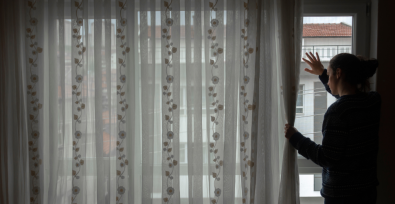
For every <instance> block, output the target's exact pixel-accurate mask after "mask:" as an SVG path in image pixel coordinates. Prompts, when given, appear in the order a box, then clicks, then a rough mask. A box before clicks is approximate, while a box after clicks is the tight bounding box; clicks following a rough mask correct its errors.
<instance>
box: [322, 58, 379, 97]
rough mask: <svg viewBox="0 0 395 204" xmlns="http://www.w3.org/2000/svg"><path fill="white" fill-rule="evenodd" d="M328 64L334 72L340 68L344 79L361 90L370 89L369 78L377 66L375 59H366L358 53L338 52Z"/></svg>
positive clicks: (377, 62) (366, 90)
mask: <svg viewBox="0 0 395 204" xmlns="http://www.w3.org/2000/svg"><path fill="white" fill-rule="evenodd" d="M329 66H330V67H331V68H332V70H333V72H334V73H336V70H337V68H340V69H341V70H342V71H343V72H344V74H345V80H346V81H347V82H348V83H350V84H351V85H356V86H359V87H358V89H359V91H361V92H368V91H370V83H369V80H368V79H369V78H370V77H372V76H373V75H374V73H376V69H377V67H378V66H379V61H378V60H377V59H367V58H365V57H362V56H359V55H357V56H356V55H353V54H349V53H340V54H338V55H336V56H334V57H333V58H332V59H331V61H329Z"/></svg>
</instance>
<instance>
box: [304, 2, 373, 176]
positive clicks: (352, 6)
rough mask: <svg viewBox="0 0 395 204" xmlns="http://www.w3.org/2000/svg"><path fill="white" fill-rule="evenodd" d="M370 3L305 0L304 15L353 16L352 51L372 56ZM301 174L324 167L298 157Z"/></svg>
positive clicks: (317, 170) (320, 170) (314, 171)
mask: <svg viewBox="0 0 395 204" xmlns="http://www.w3.org/2000/svg"><path fill="white" fill-rule="evenodd" d="M369 7H370V4H369V2H366V0H347V1H344V0H305V1H304V3H303V9H304V11H303V12H304V13H303V16H304V17H309V16H311V17H313V16H317V17H319V16H352V17H353V22H352V34H353V35H352V48H351V49H352V53H353V54H358V55H362V56H366V57H370V15H369V14H368V13H367V11H369V10H370V9H369ZM298 170H299V174H316V173H321V172H322V167H320V166H318V165H316V164H315V163H313V162H312V161H311V160H307V159H305V158H304V157H298Z"/></svg>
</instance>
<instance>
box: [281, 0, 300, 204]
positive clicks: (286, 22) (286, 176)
mask: <svg viewBox="0 0 395 204" xmlns="http://www.w3.org/2000/svg"><path fill="white" fill-rule="evenodd" d="M284 4H290V6H284ZM278 8H279V10H278V12H279V14H280V15H278V16H279V18H281V19H280V20H279V30H280V31H281V32H279V48H280V49H279V56H287V57H286V60H283V61H281V62H280V63H279V66H280V71H281V76H282V87H283V98H284V109H285V117H286V120H287V122H288V124H289V125H291V126H293V125H294V123H295V113H296V99H297V93H298V85H299V72H300V59H299V58H300V57H299V56H301V46H302V35H301V34H302V31H303V10H302V8H303V7H302V0H293V1H291V2H289V1H285V0H280V1H278ZM293 203H294V204H299V203H300V199H299V173H298V164H297V152H296V150H295V149H294V148H293V147H292V146H291V144H290V143H289V142H288V141H287V140H285V143H284V152H283V159H282V169H281V183H280V196H279V204H293Z"/></svg>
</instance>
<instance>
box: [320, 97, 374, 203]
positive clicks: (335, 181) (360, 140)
mask: <svg viewBox="0 0 395 204" xmlns="http://www.w3.org/2000/svg"><path fill="white" fill-rule="evenodd" d="M380 106H381V99H380V95H379V94H378V93H377V92H370V93H358V94H353V95H344V96H342V97H340V98H339V99H338V100H337V101H336V102H335V103H334V104H332V106H330V107H329V108H328V111H327V113H326V114H325V118H324V122H323V130H322V131H323V135H324V140H323V148H324V153H325V154H326V156H328V157H331V156H332V155H333V157H336V158H340V159H339V160H338V161H337V162H335V163H332V164H331V165H328V166H324V168H323V189H322V194H323V196H324V197H325V196H329V197H347V196H351V195H355V194H358V193H361V192H363V191H365V190H369V189H371V188H374V187H375V186H376V185H377V184H378V181H377V177H376V162H377V151H378V128H379V121H380ZM328 129H330V130H344V131H345V132H346V133H345V134H339V135H341V137H336V138H333V135H335V134H336V132H333V133H331V135H330V136H329V137H331V136H332V138H325V136H326V134H325V133H326V131H327V130H328ZM340 155H342V156H340Z"/></svg>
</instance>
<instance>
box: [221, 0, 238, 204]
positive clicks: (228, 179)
mask: <svg viewBox="0 0 395 204" xmlns="http://www.w3.org/2000/svg"><path fill="white" fill-rule="evenodd" d="M238 8H239V7H238V1H236V0H234V1H227V3H226V11H227V13H226V33H225V35H226V42H225V44H226V48H225V56H226V57H225V58H226V63H225V67H226V84H225V106H226V109H225V120H224V122H225V124H224V128H225V132H224V133H225V134H224V161H223V162H224V167H223V180H224V181H223V186H224V190H223V198H224V200H223V203H235V196H234V195H235V194H236V189H235V187H236V179H237V177H236V176H235V175H236V172H239V171H237V170H236V164H237V161H239V159H237V157H236V152H237V150H238V149H237V148H236V147H237V146H238V145H237V141H238V140H237V135H238V134H237V131H238V128H237V118H238V117H239V116H238V114H237V113H238V101H237V99H238V96H239V92H238V89H239V88H238V87H239V83H238V79H239V71H238V69H235V68H234V66H237V67H239V66H240V65H241V61H240V58H241V54H240V52H239V48H240V40H234V39H235V38H236V39H237V38H238V37H239V36H240V32H241V31H240V29H239V28H240V23H239V21H238V18H239V17H240V11H239V9H238ZM235 150H236V151H235ZM237 202H240V201H237Z"/></svg>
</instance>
